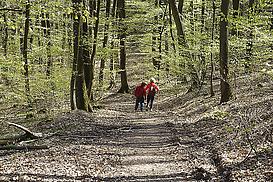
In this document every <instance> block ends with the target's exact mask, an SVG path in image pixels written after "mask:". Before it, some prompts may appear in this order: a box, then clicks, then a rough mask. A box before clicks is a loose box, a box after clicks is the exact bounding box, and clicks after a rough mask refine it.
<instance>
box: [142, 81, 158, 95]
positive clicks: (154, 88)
mask: <svg viewBox="0 0 273 182" xmlns="http://www.w3.org/2000/svg"><path fill="white" fill-rule="evenodd" d="M144 89H145V93H146V92H147V90H148V95H152V96H155V93H156V92H158V91H159V88H158V86H157V85H156V84H155V83H153V82H150V83H149V84H148V85H146V87H145V88H144Z"/></svg>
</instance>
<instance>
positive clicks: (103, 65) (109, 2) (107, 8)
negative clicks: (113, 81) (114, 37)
mask: <svg viewBox="0 0 273 182" xmlns="http://www.w3.org/2000/svg"><path fill="white" fill-rule="evenodd" d="M110 5H111V0H106V12H105V16H106V22H105V24H104V35H103V43H102V48H103V49H105V48H106V46H107V43H108V37H109V33H108V31H109V24H110V22H109V16H110ZM104 68H105V58H104V57H103V58H102V59H101V61H100V73H99V84H100V85H101V86H102V85H103V79H104V73H103V72H104Z"/></svg>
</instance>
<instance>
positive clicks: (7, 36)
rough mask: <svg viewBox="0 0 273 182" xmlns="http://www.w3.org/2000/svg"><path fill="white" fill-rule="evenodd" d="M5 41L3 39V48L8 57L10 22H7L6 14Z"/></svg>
mask: <svg viewBox="0 0 273 182" xmlns="http://www.w3.org/2000/svg"><path fill="white" fill-rule="evenodd" d="M3 16H4V39H3V48H4V56H7V53H8V38H9V34H8V20H7V14H6V13H4V15H3Z"/></svg>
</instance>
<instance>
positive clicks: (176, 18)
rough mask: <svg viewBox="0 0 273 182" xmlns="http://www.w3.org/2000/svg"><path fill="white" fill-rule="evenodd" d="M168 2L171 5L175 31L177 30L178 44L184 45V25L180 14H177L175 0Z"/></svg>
mask: <svg viewBox="0 0 273 182" xmlns="http://www.w3.org/2000/svg"><path fill="white" fill-rule="evenodd" d="M169 4H170V7H171V11H172V15H173V18H174V22H175V25H176V31H177V36H178V44H179V45H180V46H185V45H186V39H185V33H184V27H183V24H182V19H181V16H180V15H179V12H178V9H177V6H176V2H175V0H169Z"/></svg>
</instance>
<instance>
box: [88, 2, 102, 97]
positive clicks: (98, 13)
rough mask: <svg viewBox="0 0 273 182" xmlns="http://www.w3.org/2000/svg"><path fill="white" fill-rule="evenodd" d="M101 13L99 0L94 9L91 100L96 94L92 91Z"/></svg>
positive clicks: (89, 92) (89, 93)
mask: <svg viewBox="0 0 273 182" xmlns="http://www.w3.org/2000/svg"><path fill="white" fill-rule="evenodd" d="M99 15H100V0H97V5H96V10H95V11H94V16H95V17H96V21H95V27H94V40H93V47H92V53H91V75H90V78H91V80H90V83H89V85H88V87H87V88H88V97H89V98H90V99H91V100H94V98H93V97H94V96H93V93H92V87H93V84H94V67H95V56H96V51H97V42H98V40H97V39H98V29H99V17H100V16H99Z"/></svg>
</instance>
